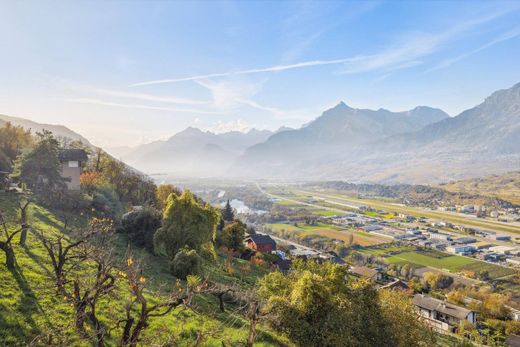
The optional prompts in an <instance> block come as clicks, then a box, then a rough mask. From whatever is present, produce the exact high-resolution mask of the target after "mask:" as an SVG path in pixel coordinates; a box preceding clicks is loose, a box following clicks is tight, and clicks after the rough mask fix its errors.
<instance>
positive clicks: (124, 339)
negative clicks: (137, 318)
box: [121, 317, 134, 346]
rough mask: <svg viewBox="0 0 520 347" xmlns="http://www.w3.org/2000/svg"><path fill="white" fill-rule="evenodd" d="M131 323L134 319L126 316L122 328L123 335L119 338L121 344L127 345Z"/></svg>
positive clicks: (132, 323)
mask: <svg viewBox="0 0 520 347" xmlns="http://www.w3.org/2000/svg"><path fill="white" fill-rule="evenodd" d="M132 325H134V319H133V318H132V317H128V318H127V320H126V323H125V327H124V329H123V337H122V338H121V346H127V345H128V342H129V340H130V332H131V331H132Z"/></svg>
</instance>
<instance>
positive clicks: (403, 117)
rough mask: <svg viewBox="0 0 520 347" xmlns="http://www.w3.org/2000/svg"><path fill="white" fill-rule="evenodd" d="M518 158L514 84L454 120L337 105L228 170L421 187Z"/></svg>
mask: <svg viewBox="0 0 520 347" xmlns="http://www.w3.org/2000/svg"><path fill="white" fill-rule="evenodd" d="M519 157H520V83H519V84H516V85H515V86H513V87H512V88H509V89H505V90H499V91H497V92H495V93H493V94H492V95H491V96H489V97H488V98H486V100H485V101H484V102H483V103H481V104H480V105H478V106H476V107H474V108H471V109H469V110H466V111H464V112H462V113H461V114H459V115H458V116H456V117H449V116H448V115H447V114H446V113H445V112H443V111H441V110H439V109H434V108H429V107H424V106H421V107H416V108H414V109H413V110H410V111H406V112H390V111H387V110H384V109H379V110H377V111H374V110H360V109H353V108H350V107H348V106H347V105H346V104H344V103H340V104H338V105H337V106H336V107H334V108H332V109H330V110H327V111H325V112H324V113H323V115H322V116H320V117H318V118H317V119H316V120H314V121H313V122H311V123H309V124H308V125H307V126H305V127H303V128H301V129H297V130H293V131H289V132H285V133H282V134H279V135H273V136H271V137H270V138H269V139H268V140H267V141H266V142H264V143H261V144H258V145H255V146H253V147H251V148H249V149H248V150H247V151H246V152H245V154H244V155H243V156H242V157H240V158H239V159H238V160H237V162H236V164H235V166H234V167H233V170H232V171H230V173H235V174H236V175H239V176H247V177H272V178H279V177H284V178H286V177H292V178H300V179H345V180H352V181H372V182H387V183H392V182H394V183H397V182H410V183H424V182H426V183H427V182H439V181H446V180H452V179H461V178H465V177H474V176H478V175H483V174H491V173H498V172H504V171H510V170H515V169H518V165H519V163H520V160H519Z"/></svg>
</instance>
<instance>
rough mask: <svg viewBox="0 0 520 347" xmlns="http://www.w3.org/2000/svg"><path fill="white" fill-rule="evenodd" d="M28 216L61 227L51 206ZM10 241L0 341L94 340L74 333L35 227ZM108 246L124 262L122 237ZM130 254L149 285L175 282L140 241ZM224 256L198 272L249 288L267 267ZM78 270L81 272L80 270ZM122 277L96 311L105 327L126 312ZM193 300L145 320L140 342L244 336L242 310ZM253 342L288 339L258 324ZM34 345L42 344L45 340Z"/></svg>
mask: <svg viewBox="0 0 520 347" xmlns="http://www.w3.org/2000/svg"><path fill="white" fill-rule="evenodd" d="M15 200H16V199H15V198H13V196H12V195H9V196H6V195H3V194H0V210H1V211H2V212H3V213H5V214H7V215H9V216H10V217H14V216H15V210H14V206H15V203H16V201H15ZM29 223H30V224H31V225H32V226H33V227H35V228H38V229H41V230H44V231H45V232H47V233H51V232H56V233H59V232H60V229H59V227H60V225H62V222H61V221H60V219H59V218H57V217H56V216H55V215H53V214H52V213H51V212H50V211H48V210H46V209H44V208H41V207H38V206H36V205H32V206H31V207H30V210H29ZM15 243H16V244H15V252H16V258H17V271H14V272H11V271H8V270H7V268H6V266H5V256H4V253H3V252H0V346H25V345H28V344H29V343H30V342H31V341H32V340H33V339H34V338H35V337H37V336H40V335H42V336H46V335H47V334H49V333H54V332H57V331H59V333H60V334H61V335H63V336H66V337H67V338H68V340H67V343H66V345H69V346H91V345H92V344H91V343H88V342H86V341H85V340H82V339H80V338H79V336H78V334H77V333H76V330H75V329H74V323H73V318H72V317H73V312H72V307H71V305H70V303H69V302H68V300H66V299H65V298H63V297H62V296H57V295H56V291H55V288H54V285H53V280H52V277H51V276H50V272H51V265H50V260H49V258H48V256H47V254H46V251H45V249H44V248H43V246H42V245H41V243H40V242H39V241H38V240H37V238H36V237H35V236H34V235H32V234H29V235H28V242H27V246H28V247H27V248H23V247H20V246H19V245H18V244H17V242H15ZM113 246H114V253H113V255H114V257H115V258H116V259H117V258H120V259H121V261H123V260H124V255H125V252H126V247H127V242H126V241H125V239H124V238H122V237H118V238H117V239H116V240H115V241H114V243H113ZM133 256H134V258H135V259H142V260H143V261H144V262H145V263H146V264H147V266H146V267H145V268H144V271H143V276H144V277H145V278H146V279H147V283H148V284H149V286H150V288H152V289H157V290H159V288H170V287H171V285H172V284H173V283H174V282H175V280H176V279H175V278H174V277H173V276H172V275H170V273H169V264H168V262H167V261H166V260H165V259H164V258H162V257H155V256H153V255H150V254H148V253H147V252H145V251H143V250H139V249H137V248H134V249H133ZM225 262H226V259H225V258H223V257H219V258H218V259H217V260H216V261H211V262H210V261H205V262H204V275H203V276H205V277H208V278H209V279H211V280H213V281H217V282H220V283H227V284H232V283H233V284H235V285H238V286H240V287H244V288H250V287H251V286H252V285H253V284H254V283H255V282H256V280H257V278H258V277H259V276H261V275H263V274H264V273H266V270H263V269H261V268H257V267H256V266H252V267H251V270H250V271H249V272H247V273H241V267H242V266H243V265H245V263H246V262H245V261H243V260H233V262H232V265H231V266H232V267H233V268H234V271H233V272H230V271H229V268H227V266H226V265H225ZM78 275H79V276H81V275H84V272H82V273H81V274H78ZM116 283H117V282H116ZM123 284H124V282H119V286H118V288H117V290H116V291H115V292H114V293H113V295H111V297H110V298H109V299H104V300H102V302H100V304H99V307H98V310H97V311H98V316H99V318H100V320H101V322H102V323H103V324H105V325H107V326H111V325H113V324H114V323H115V321H116V320H117V319H116V318H117V317H120V318H121V317H123V315H124V313H123V312H124V310H123V309H124V307H123V305H124V302H123V301H122V300H123V299H124V298H126V297H127V296H128V291H127V288H126V287H125V286H124V285H123ZM163 290H165V289H163ZM160 295H162V294H159V296H155V295H153V296H152V294H150V293H149V294H148V296H149V297H150V300H151V302H155V301H156V300H157V299H158V298H159V297H160ZM120 300H121V301H120ZM194 304H195V307H196V311H191V310H182V309H177V310H175V311H174V312H172V313H170V314H168V315H166V316H164V317H160V318H154V319H151V320H150V327H149V328H148V329H147V330H146V331H145V332H144V333H143V342H142V344H141V345H161V344H163V343H164V342H165V341H167V340H168V338H169V337H174V338H175V342H174V343H175V345H176V346H193V345H194V344H195V341H196V339H197V334H198V333H199V332H200V333H203V334H204V336H205V339H204V342H203V345H204V346H222V345H223V344H225V345H227V346H237V345H240V344H243V343H244V341H245V340H246V338H247V334H248V324H247V321H246V320H245V319H244V317H242V316H240V315H238V314H236V313H234V312H233V310H232V308H231V307H230V309H229V310H227V311H226V312H224V313H222V312H220V311H219V309H218V301H217V299H216V298H215V297H213V296H211V295H204V296H198V297H196V300H195V301H194ZM112 327H113V328H114V330H113V331H112V333H111V334H110V336H109V337H108V338H107V339H108V341H107V345H109V346H114V345H117V343H118V338H119V337H120V335H121V328H119V329H118V328H115V325H114V326H112ZM257 341H258V343H255V346H257V345H258V346H290V345H291V344H290V343H289V342H288V341H287V340H286V339H284V338H282V337H280V336H279V335H277V334H275V333H273V332H272V331H271V330H268V329H267V328H266V327H264V326H260V334H259V335H258V339H257ZM54 344H59V341H58V340H54V342H53V343H51V345H54ZM36 345H46V344H44V343H43V341H42V343H40V344H36ZM60 345H61V344H60Z"/></svg>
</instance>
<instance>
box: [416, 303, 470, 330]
mask: <svg viewBox="0 0 520 347" xmlns="http://www.w3.org/2000/svg"><path fill="white" fill-rule="evenodd" d="M413 304H414V305H415V307H416V308H417V312H418V313H419V315H420V316H421V317H422V318H423V319H424V321H425V323H426V324H428V325H430V326H431V327H432V328H434V329H437V330H441V331H451V332H454V331H455V330H456V328H457V327H458V326H459V324H460V322H462V321H468V322H469V323H471V324H475V323H476V322H477V313H476V312H475V311H473V310H470V309H467V308H465V307H462V306H458V305H454V304H451V303H449V302H446V301H443V300H439V299H435V298H432V297H431V296H427V295H424V294H416V295H414V297H413Z"/></svg>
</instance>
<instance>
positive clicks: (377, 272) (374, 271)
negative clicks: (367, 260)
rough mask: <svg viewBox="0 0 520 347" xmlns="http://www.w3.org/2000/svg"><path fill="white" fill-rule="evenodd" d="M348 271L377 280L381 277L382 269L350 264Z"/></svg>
mask: <svg viewBox="0 0 520 347" xmlns="http://www.w3.org/2000/svg"><path fill="white" fill-rule="evenodd" d="M349 270H350V272H351V273H352V274H353V275H354V276H357V277H363V278H368V279H370V280H374V281H379V280H381V279H382V278H383V274H382V269H380V268H371V267H366V266H351V267H350V269H349Z"/></svg>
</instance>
